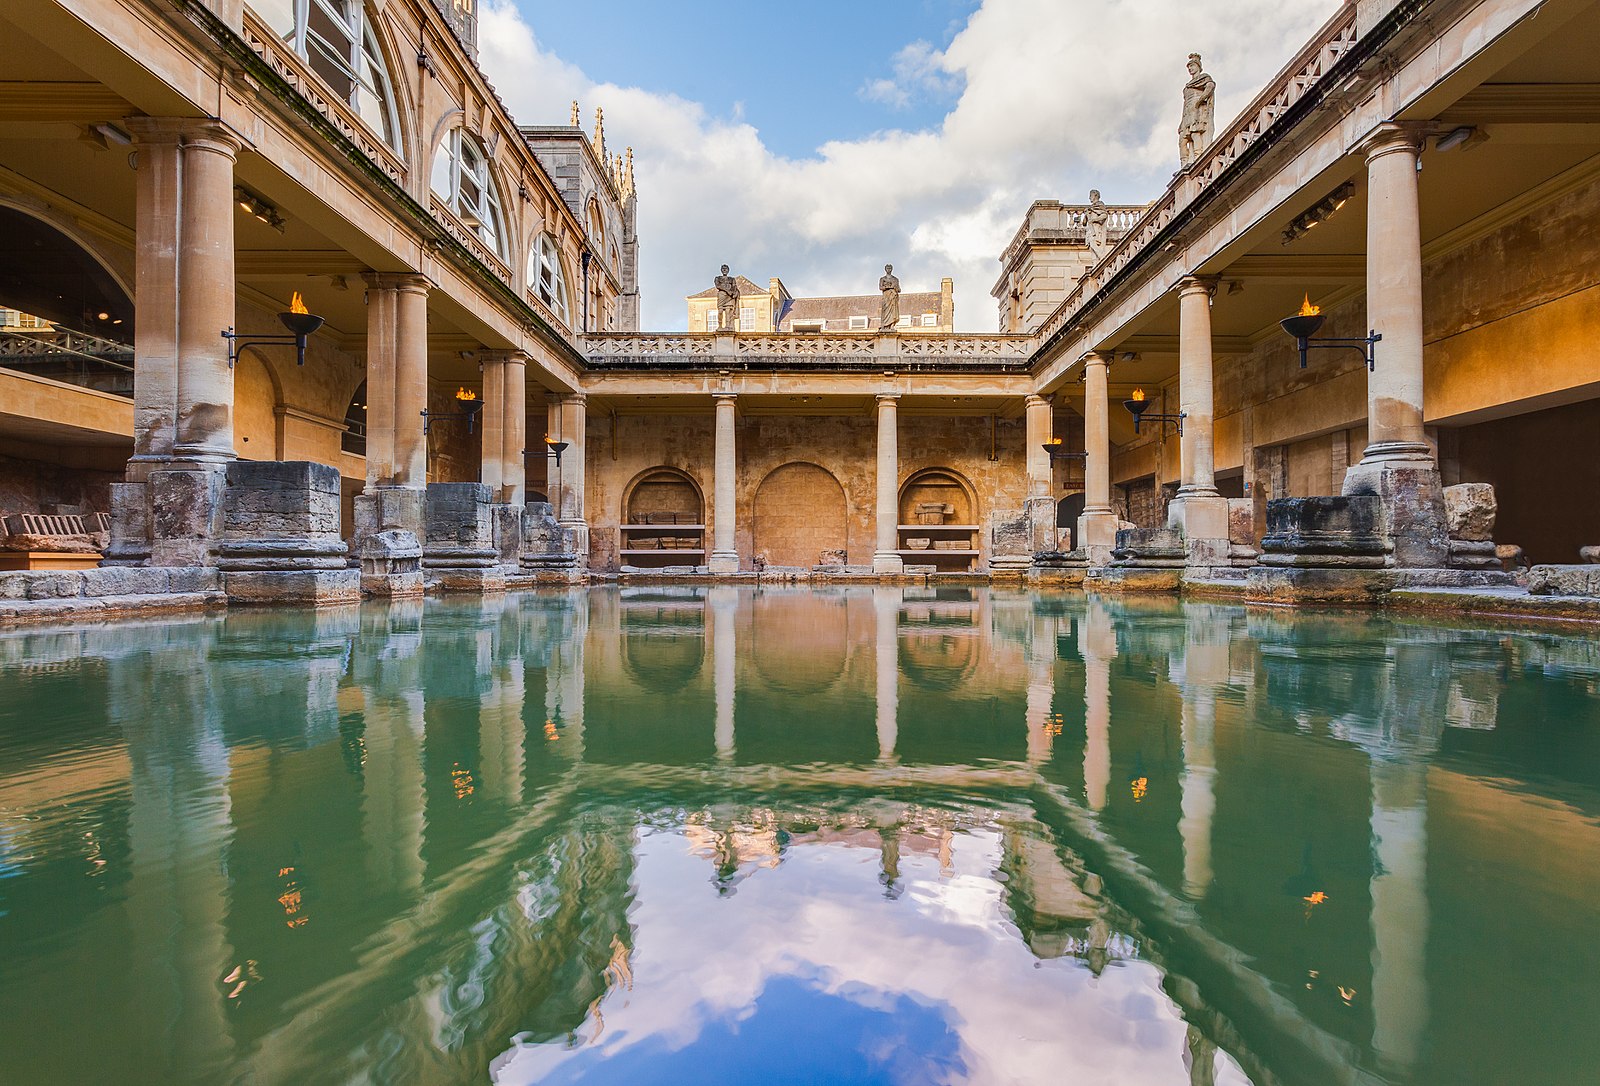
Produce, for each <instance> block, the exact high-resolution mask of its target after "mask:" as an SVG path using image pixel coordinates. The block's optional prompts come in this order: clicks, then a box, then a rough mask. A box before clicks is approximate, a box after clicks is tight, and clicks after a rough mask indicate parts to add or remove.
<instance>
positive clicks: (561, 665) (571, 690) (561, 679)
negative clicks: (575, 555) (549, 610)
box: [544, 593, 590, 761]
mask: <svg viewBox="0 0 1600 1086" xmlns="http://www.w3.org/2000/svg"><path fill="white" fill-rule="evenodd" d="M568 602H570V604H571V609H570V610H559V611H556V612H555V614H556V615H559V616H560V617H561V620H562V621H561V629H560V634H559V637H560V641H559V643H558V644H557V646H556V650H555V651H554V652H553V653H551V654H550V667H549V669H548V670H546V672H545V698H544V705H545V719H546V720H548V721H550V722H551V723H552V724H553V725H555V727H556V729H557V731H558V734H559V735H560V737H561V739H560V743H559V744H558V748H559V750H560V751H561V752H562V753H563V754H565V755H566V756H567V757H569V758H571V759H572V760H573V761H577V760H579V759H580V758H582V757H583V692H584V674H583V669H584V650H585V647H586V645H585V643H586V642H587V640H588V637H589V606H590V598H589V595H588V593H581V594H575V595H572V596H569V597H568Z"/></svg>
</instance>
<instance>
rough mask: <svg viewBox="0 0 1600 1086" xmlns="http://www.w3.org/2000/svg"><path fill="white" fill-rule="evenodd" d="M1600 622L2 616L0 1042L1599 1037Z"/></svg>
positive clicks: (1008, 599) (561, 599) (1518, 1044)
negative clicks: (1551, 627)
mask: <svg viewBox="0 0 1600 1086" xmlns="http://www.w3.org/2000/svg"><path fill="white" fill-rule="evenodd" d="M1597 815H1600V644H1597V642H1596V640H1595V639H1594V638H1593V637H1592V636H1591V635H1589V634H1588V633H1586V632H1579V633H1571V632H1560V633H1551V632H1510V631H1506V630H1492V629H1484V628H1456V627H1451V626H1449V625H1445V624H1437V623H1434V624H1428V623H1420V622H1408V621H1399V620H1395V619H1392V618H1384V617H1380V616H1374V615H1363V614H1356V615H1347V614H1334V613H1320V614H1301V615H1293V614H1288V613H1261V612H1248V613H1247V612H1246V611H1245V610H1244V609H1242V608H1233V607H1223V606H1208V605H1197V604H1190V605H1180V604H1178V603H1177V602H1175V601H1162V602H1141V601H1134V600H1130V601H1128V602H1125V603H1118V602H1108V601H1104V600H1097V599H1092V598H1091V599H1087V600H1086V599H1085V598H1084V597H1082V596H1056V595H1033V594H1028V593H1024V592H1002V591H1000V590H994V591H984V590H967V589H960V590H935V589H927V590H917V589H898V588H896V589H884V588H877V589H873V588H867V589H839V590H834V591H828V590H800V591H787V590H757V591H748V590H742V589H733V588H712V589H689V588H683V589H628V590H623V591H620V592H619V591H616V590H601V589H596V590H592V591H575V592H570V593H553V594H528V595H519V596H510V597H507V598H505V599H504V600H492V601H478V600H473V601H470V602H450V601H445V602H434V601H430V602H428V603H426V604H422V603H411V604H399V605H392V606H387V605H368V606H363V607H361V608H359V609H353V608H352V609H348V610H340V611H332V612H321V613H312V612H286V611H269V612H248V611H245V612H234V613H231V614H229V615H227V616H226V617H207V618H194V619H191V620H185V621H170V622H159V623H158V622H149V623H129V624H125V625H118V626H100V627H93V628H82V629H72V630H36V631H31V632H11V633H6V634H0V1081H4V1082H6V1083H19V1084H20V1083H29V1084H34V1083H86V1082H114V1083H181V1082H208V1083H209V1082H218V1083H222V1082H227V1083H235V1082H236V1083H294V1084H306V1083H345V1082H352V1083H375V1084H389V1083H481V1082H496V1083H506V1084H510V1083H542V1084H546V1083H548V1084H559V1083H580V1082H581V1083H627V1084H631V1086H636V1084H642V1083H685V1084H689V1083H693V1084H700V1083H708V1084H728V1083H760V1084H769V1083H858V1082H870V1083H946V1082H948V1083H969V1082H970V1083H1013V1082H1015V1083H1049V1084H1055V1083H1107V1084H1117V1086H1139V1084H1145V1083H1152V1084H1154V1083H1183V1084H1210V1083H1245V1082H1254V1083H1257V1084H1260V1086H1266V1084H1270V1083H1285V1084H1290V1083H1308V1084H1319V1086H1320V1084H1324V1083H1351V1084H1356V1083H1363V1084H1367V1083H1438V1084H1451V1086H1459V1084H1463V1083H1496V1084H1498V1083H1507V1084H1522V1083H1530V1084H1531V1083H1563V1084H1565V1083H1588V1082H1597V1081H1600V1028H1597V1025H1596V1023H1600V825H1597Z"/></svg>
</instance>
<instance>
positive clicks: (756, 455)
mask: <svg viewBox="0 0 1600 1086" xmlns="http://www.w3.org/2000/svg"><path fill="white" fill-rule="evenodd" d="M989 425H990V424H989V418H988V417H987V416H919V415H915V414H909V413H907V412H906V411H904V410H902V411H901V413H900V424H899V432H900V481H901V483H904V482H905V481H906V480H908V479H909V478H910V477H911V476H912V475H914V474H916V473H917V472H919V471H922V470H924V469H927V468H935V467H939V468H946V469H949V470H950V471H951V472H953V473H955V474H956V475H958V476H959V477H960V478H961V479H962V480H964V481H965V482H966V483H967V484H968V485H969V486H970V487H971V489H972V492H973V493H974V494H975V496H976V501H977V506H978V508H977V522H978V523H979V524H980V525H984V526H985V528H984V530H983V531H982V532H980V535H981V536H982V537H983V542H982V544H981V546H982V548H983V549H984V550H985V558H987V549H988V532H987V527H986V526H987V524H988V522H989V519H990V518H991V516H993V515H994V514H995V513H997V512H998V513H1003V514H1006V515H1015V514H1017V513H1020V512H1021V510H1022V503H1023V499H1024V498H1025V497H1026V493H1027V484H1026V468H1025V463H1024V450H1023V442H1024V438H1025V434H1024V426H1023V422H1022V420H1021V419H1014V420H1004V419H1002V420H1000V421H999V422H998V423H997V425H996V449H997V451H998V457H999V458H998V459H997V460H993V461H991V460H990V459H989ZM735 440H736V447H737V450H738V452H737V455H738V463H739V477H738V484H737V493H736V507H737V515H738V521H737V530H736V532H735V538H736V546H737V549H738V552H739V556H740V562H741V566H742V567H743V568H747V569H748V568H750V561H751V559H752V557H753V556H754V554H755V553H756V552H757V551H758V550H760V551H765V552H766V553H767V555H768V557H769V559H770V560H771V561H773V562H774V563H775V564H788V563H787V562H780V558H787V559H795V560H797V561H798V560H799V559H803V558H805V556H807V555H813V554H814V555H817V556H820V554H821V552H822V551H824V550H835V549H838V550H844V551H845V552H846V553H847V555H848V560H849V561H850V562H851V563H852V564H856V565H869V564H871V562H872V552H873V549H874V543H875V525H874V508H875V504H876V486H877V481H876V476H875V471H876V464H877V424H876V422H875V421H874V419H873V418H872V417H871V416H870V415H867V414H861V415H811V416H800V415H761V414H741V416H740V417H739V420H738V424H737V436H736V439H735ZM712 447H713V436H712V414H711V412H710V411H709V410H707V411H705V412H704V413H701V414H692V415H691V414H685V415H657V414H650V415H617V416H611V415H606V414H601V413H599V412H594V411H591V412H590V415H589V429H588V460H587V467H586V474H587V479H588V495H587V514H588V519H589V524H590V526H591V529H592V530H591V533H590V540H591V542H590V547H591V552H590V562H591V565H592V567H593V568H595V569H614V568H616V564H617V553H616V552H617V549H618V548H617V537H618V531H617V526H618V524H619V523H620V521H621V518H622V516H623V506H624V502H625V500H626V498H627V496H628V494H629V492H630V491H631V488H632V487H633V486H634V485H636V484H637V483H638V481H639V480H640V479H642V478H643V477H644V476H645V475H646V474H648V473H649V472H650V471H652V470H655V469H658V468H663V467H665V468H672V469H674V470H677V471H680V472H682V473H683V474H684V475H686V476H687V477H688V478H689V479H691V480H693V482H694V485H695V486H697V487H698V488H699V490H700V492H701V494H703V495H704V496H705V503H706V525H707V540H708V543H707V545H708V546H709V539H710V535H711V529H712V527H713V521H714V519H715V514H714V512H713V511H712V509H711V503H712V499H711V495H712V492H713V479H712V473H711V467H712ZM796 465H805V466H806V467H805V468H800V467H795V466H796ZM779 469H788V470H785V471H782V472H780V471H779ZM763 484H766V486H767V489H766V490H765V492H764V493H763ZM529 485H530V486H532V485H533V483H532V481H531V480H530V484H529ZM834 487H837V489H834ZM841 495H842V498H841ZM811 502H819V503H823V504H822V505H821V507H820V508H818V509H817V511H816V512H815V513H814V514H813V515H807V514H806V513H805V512H803V511H802V510H801V508H800V507H803V506H804V505H806V504H807V503H811ZM758 535H759V537H760V538H759V540H758V538H757V537H758ZM817 561H818V558H817V557H812V558H810V560H809V561H808V562H806V564H808V565H814V564H816V562H817Z"/></svg>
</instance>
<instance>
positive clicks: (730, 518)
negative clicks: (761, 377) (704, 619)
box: [711, 392, 739, 573]
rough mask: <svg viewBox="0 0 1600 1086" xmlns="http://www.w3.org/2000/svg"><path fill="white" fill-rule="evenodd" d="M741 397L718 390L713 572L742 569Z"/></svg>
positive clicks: (713, 489)
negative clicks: (738, 526)
mask: <svg viewBox="0 0 1600 1086" xmlns="http://www.w3.org/2000/svg"><path fill="white" fill-rule="evenodd" d="M737 403H738V397H737V396H735V395H734V394H733V393H731V392H719V393H718V394H717V409H716V410H717V420H716V454H715V457H714V464H715V468H714V471H713V474H712V505H711V531H712V543H711V572H712V573H737V572H739V551H738V547H737V543H736V536H735V533H734V528H735V524H734V515H735V514H734V506H735V505H736V504H737V502H736V500H735V498H736V494H737V487H736V484H737V482H738V478H737V472H738V456H737V452H736V450H735V448H734V421H735V411H734V409H735V406H736V405H737Z"/></svg>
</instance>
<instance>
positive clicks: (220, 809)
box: [108, 648, 241, 1080]
mask: <svg viewBox="0 0 1600 1086" xmlns="http://www.w3.org/2000/svg"><path fill="white" fill-rule="evenodd" d="M201 652H202V654H203V653H204V648H202V649H201ZM174 658H175V656H174V654H166V655H160V656H146V655H143V654H140V655H135V656H123V657H116V656H113V657H112V658H111V661H110V664H109V666H110V668H111V674H110V684H109V685H110V697H109V698H108V708H109V710H110V714H111V718H112V720H113V721H115V722H116V723H118V724H119V725H120V730H121V733H122V734H123V736H124V737H125V738H126V740H127V744H128V760H129V763H130V780H129V810H128V850H129V857H128V871H129V882H128V886H127V890H126V894H125V901H126V906H125V907H126V909H127V913H128V930H129V932H130V933H131V943H130V947H129V956H128V962H127V966H128V968H129V969H130V970H131V971H132V974H133V975H135V976H137V977H138V978H139V985H140V998H139V999H138V1000H137V1001H136V1002H135V1003H134V1004H133V1006H132V1007H131V1012H132V1014H133V1016H134V1021H135V1028H134V1030H133V1035H134V1036H136V1037H137V1038H138V1039H139V1046H138V1047H136V1048H135V1050H133V1051H131V1052H129V1053H128V1056H129V1059H130V1060H131V1061H134V1062H136V1063H137V1065H138V1066H139V1067H141V1068H143V1069H144V1070H145V1071H146V1072H147V1073H149V1074H151V1075H153V1076H155V1077H157V1078H165V1079H168V1080H177V1079H181V1078H185V1077H188V1075H189V1074H190V1073H192V1072H193V1069H194V1068H196V1067H213V1066H220V1065H221V1063H222V1062H223V1061H225V1060H227V1059H228V1058H229V1056H230V1053H231V1051H232V1049H233V1047H234V1044H233V1037H232V1029H231V1026H230V1023H229V1018H228V1015H227V1014H226V1013H225V1011H226V1007H225V1004H226V994H227V992H226V989H225V988H224V987H223V986H222V978H223V977H224V976H225V975H227V974H228V972H229V971H230V970H231V969H232V967H233V966H234V965H237V964H241V963H239V962H237V961H235V960H234V953H233V951H232V950H231V949H230V946H229V942H228V928H227V912H228V906H229V901H230V893H229V879H228V874H227V853H228V848H229V843H230V841H231V839H232V836H233V825H232V817H231V816H232V800H231V796H230V793H229V787H228V785H229V760H228V749H227V746H226V742H225V740H224V739H223V736H222V727H221V720H220V717H219V714H218V712H217V707H216V706H215V704H214V703H213V701H212V696H211V691H210V690H209V689H208V688H207V683H206V679H205V677H206V675H207V674H208V673H207V671H206V669H205V668H203V667H192V666H191V667H186V668H179V669H169V668H167V667H164V666H162V665H161V664H160V663H156V664H154V665H153V666H151V665H150V663H149V662H150V661H152V660H155V661H164V660H171V659H174ZM190 663H192V661H190ZM151 690H159V691H160V696H161V706H162V711H161V712H158V713H152V712H150V691H151Z"/></svg>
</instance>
